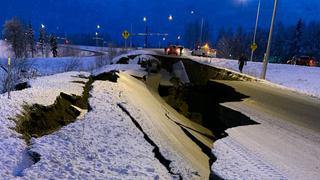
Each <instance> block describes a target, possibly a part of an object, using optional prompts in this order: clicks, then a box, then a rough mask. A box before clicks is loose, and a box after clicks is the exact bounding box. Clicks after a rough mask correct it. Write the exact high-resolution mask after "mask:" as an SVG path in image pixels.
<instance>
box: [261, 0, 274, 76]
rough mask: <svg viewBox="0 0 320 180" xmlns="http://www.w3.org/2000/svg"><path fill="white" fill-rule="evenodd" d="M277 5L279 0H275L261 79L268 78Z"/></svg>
mask: <svg viewBox="0 0 320 180" xmlns="http://www.w3.org/2000/svg"><path fill="white" fill-rule="evenodd" d="M277 6H278V0H274V7H273V13H272V20H271V26H270V32H269V38H268V45H267V50H266V54H265V56H264V60H263V67H262V73H261V79H266V74H267V66H268V59H269V55H270V48H271V41H272V32H273V26H274V21H275V17H276V14H277Z"/></svg>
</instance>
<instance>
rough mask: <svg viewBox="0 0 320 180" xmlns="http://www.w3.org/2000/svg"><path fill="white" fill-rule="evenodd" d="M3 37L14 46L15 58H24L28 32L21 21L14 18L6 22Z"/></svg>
mask: <svg viewBox="0 0 320 180" xmlns="http://www.w3.org/2000/svg"><path fill="white" fill-rule="evenodd" d="M3 28H4V29H3V37H4V38H5V39H7V41H8V42H9V43H10V44H11V45H12V49H13V52H14V55H15V58H22V57H23V56H24V55H25V54H26V36H25V33H26V30H25V27H24V25H23V24H22V23H21V21H20V20H19V19H18V18H17V17H14V18H12V19H11V20H8V21H6V22H5V24H4V26H3Z"/></svg>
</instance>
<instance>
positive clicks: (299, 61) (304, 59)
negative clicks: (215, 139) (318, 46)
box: [287, 56, 318, 66]
mask: <svg viewBox="0 0 320 180" xmlns="http://www.w3.org/2000/svg"><path fill="white" fill-rule="evenodd" d="M287 64H294V65H302V66H317V64H318V62H317V60H316V59H315V58H314V57H311V56H293V57H292V59H290V60H288V61H287Z"/></svg>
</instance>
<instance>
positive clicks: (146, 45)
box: [143, 17, 148, 48]
mask: <svg viewBox="0 0 320 180" xmlns="http://www.w3.org/2000/svg"><path fill="white" fill-rule="evenodd" d="M143 22H144V23H145V24H146V35H145V38H146V39H145V45H144V47H145V48H148V23H147V17H143Z"/></svg>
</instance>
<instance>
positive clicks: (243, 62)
mask: <svg viewBox="0 0 320 180" xmlns="http://www.w3.org/2000/svg"><path fill="white" fill-rule="evenodd" d="M238 64H239V71H240V72H241V73H242V69H243V66H244V65H247V57H246V56H245V55H244V54H241V56H240V57H239V61H238Z"/></svg>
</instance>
